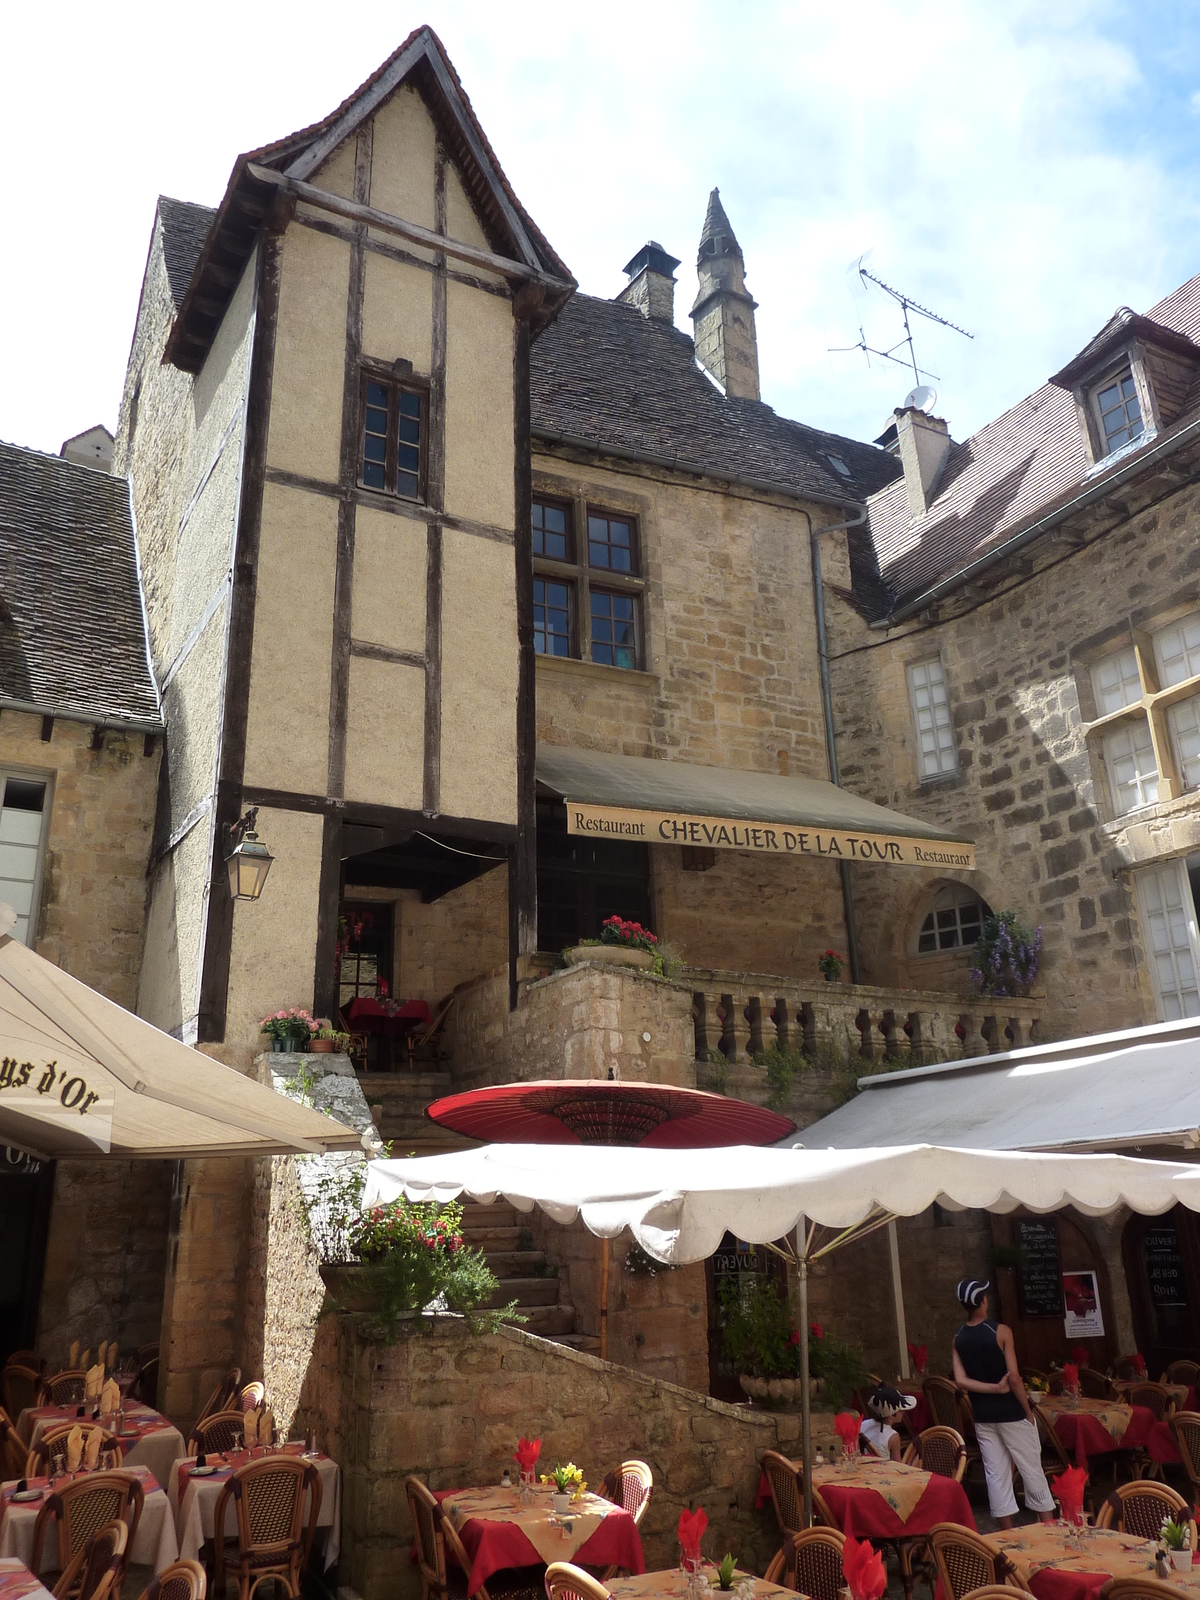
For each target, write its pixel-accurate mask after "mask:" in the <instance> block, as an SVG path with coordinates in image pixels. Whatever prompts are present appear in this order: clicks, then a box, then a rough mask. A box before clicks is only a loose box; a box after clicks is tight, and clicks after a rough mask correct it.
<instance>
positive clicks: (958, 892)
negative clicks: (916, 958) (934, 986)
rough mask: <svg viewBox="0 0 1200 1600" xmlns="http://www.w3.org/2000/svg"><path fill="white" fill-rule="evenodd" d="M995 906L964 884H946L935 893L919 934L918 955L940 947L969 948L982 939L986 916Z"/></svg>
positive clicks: (988, 915)
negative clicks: (981, 934)
mask: <svg viewBox="0 0 1200 1600" xmlns="http://www.w3.org/2000/svg"><path fill="white" fill-rule="evenodd" d="M991 914H992V908H991V907H990V906H989V905H988V903H987V901H986V900H981V899H980V897H979V896H978V895H977V894H976V893H975V891H974V889H970V888H968V887H967V885H966V884H963V883H947V884H945V885H944V886H943V887H942V888H941V889H939V890H938V892H937V893H936V894H935V895H934V897H933V901H932V903H931V905H930V907H929V912H928V914H927V916H926V917H925V920H924V921H923V922H922V924H921V931H920V933H919V934H918V935H917V954H918V955H922V956H927V955H932V954H934V953H935V952H936V951H939V950H964V949H965V950H969V949H970V948H971V946H972V945H973V944H974V943H975V941H976V940H977V939H978V938H979V930H980V927H981V925H982V923H983V919H984V917H990V916H991Z"/></svg>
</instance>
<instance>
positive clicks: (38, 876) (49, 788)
mask: <svg viewBox="0 0 1200 1600" xmlns="http://www.w3.org/2000/svg"><path fill="white" fill-rule="evenodd" d="M10 778H16V779H18V780H20V781H21V782H24V783H44V784H45V785H46V798H45V800H44V801H43V803H42V826H41V832H40V834H39V836H38V845H37V857H36V860H35V862H34V868H33V884H32V888H31V895H30V902H29V920H28V925H27V927H26V930H25V935H24V938H23V941H22V942H23V943H24V944H26V945H27V946H28V947H29V949H31V950H32V949H33V946H34V941H35V939H36V938H37V926H38V921H39V919H40V917H41V910H42V882H43V878H44V875H45V869H46V849H47V844H48V841H49V838H50V818H51V815H52V813H53V810H54V774H53V772H39V771H37V769H36V768H32V767H0V816H2V815H3V809H4V793H5V789H6V787H7V784H8V780H9V779H10ZM14 809H15V808H14ZM27 815H32V813H27ZM0 842H2V841H0ZM2 898H3V891H2V890H0V899H2ZM13 937H14V938H20V937H21V935H20V934H19V933H18V932H17V929H16V928H14V929H13Z"/></svg>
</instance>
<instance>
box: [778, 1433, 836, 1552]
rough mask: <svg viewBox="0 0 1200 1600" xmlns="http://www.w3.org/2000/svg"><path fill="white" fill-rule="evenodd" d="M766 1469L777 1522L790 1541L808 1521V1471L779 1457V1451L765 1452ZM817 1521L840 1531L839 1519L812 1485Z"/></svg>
mask: <svg viewBox="0 0 1200 1600" xmlns="http://www.w3.org/2000/svg"><path fill="white" fill-rule="evenodd" d="M762 1469H763V1472H764V1473H765V1474H766V1477H767V1484H768V1486H769V1487H770V1490H771V1504H772V1505H773V1506H774V1507H775V1520H776V1522H777V1523H778V1524H779V1532H780V1534H781V1535H782V1536H783V1538H784V1539H785V1540H786V1539H787V1537H788V1536H789V1534H793V1533H800V1532H801V1531H802V1530H801V1523H802V1522H803V1521H804V1472H803V1470H802V1468H801V1467H800V1466H799V1465H798V1464H797V1463H796V1462H794V1461H789V1460H788V1458H787V1457H786V1456H782V1455H780V1454H779V1451H778V1450H764V1451H763V1458H762ZM812 1503H813V1522H814V1524H817V1525H819V1526H821V1527H825V1528H836V1527H837V1518H836V1517H835V1516H834V1515H833V1513H832V1511H830V1509H829V1507H828V1506H827V1505H826V1504H825V1502H824V1500H823V1499H822V1498H821V1493H820V1490H819V1489H818V1488H817V1486H816V1484H815V1483H814V1484H813V1486H812Z"/></svg>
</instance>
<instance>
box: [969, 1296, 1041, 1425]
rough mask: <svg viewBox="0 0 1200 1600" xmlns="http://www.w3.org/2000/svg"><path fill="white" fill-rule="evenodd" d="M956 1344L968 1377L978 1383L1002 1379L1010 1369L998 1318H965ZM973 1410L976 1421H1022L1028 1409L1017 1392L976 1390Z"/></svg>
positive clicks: (972, 1399) (972, 1393)
mask: <svg viewBox="0 0 1200 1600" xmlns="http://www.w3.org/2000/svg"><path fill="white" fill-rule="evenodd" d="M954 1348H955V1349H956V1350H957V1351H958V1359H959V1360H960V1361H961V1362H962V1364H963V1370H964V1371H965V1373H966V1374H967V1377H968V1378H974V1379H975V1382H976V1383H999V1382H1000V1379H1001V1378H1002V1377H1003V1376H1004V1374H1005V1373H1006V1372H1007V1371H1008V1361H1007V1359H1006V1357H1005V1354H1004V1351H1003V1350H1001V1348H1000V1344H999V1341H998V1340H997V1338H996V1324H995V1323H994V1322H990V1321H989V1322H976V1323H975V1324H974V1325H972V1324H971V1323H967V1322H964V1323H963V1325H962V1327H961V1328H960V1329H959V1330H958V1332H957V1333H956V1334H955V1335H954ZM967 1393H968V1394H969V1395H970V1396H971V1410H972V1411H973V1412H974V1414H975V1421H976V1422H1021V1421H1023V1420H1024V1417H1025V1413H1024V1411H1023V1410H1022V1409H1021V1402H1020V1401H1019V1400H1018V1399H1017V1397H1016V1395H1015V1394H975V1393H974V1392H973V1391H972V1390H970V1389H968V1391H967Z"/></svg>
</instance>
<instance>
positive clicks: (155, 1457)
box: [17, 1400, 184, 1483]
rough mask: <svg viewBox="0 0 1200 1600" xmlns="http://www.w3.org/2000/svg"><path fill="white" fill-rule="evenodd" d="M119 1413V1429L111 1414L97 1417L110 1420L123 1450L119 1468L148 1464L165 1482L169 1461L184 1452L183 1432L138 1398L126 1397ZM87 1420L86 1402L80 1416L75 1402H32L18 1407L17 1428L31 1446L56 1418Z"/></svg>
mask: <svg viewBox="0 0 1200 1600" xmlns="http://www.w3.org/2000/svg"><path fill="white" fill-rule="evenodd" d="M122 1417H123V1421H122V1422H121V1424H120V1428H121V1431H120V1432H119V1433H118V1432H117V1422H116V1419H115V1418H113V1417H100V1418H99V1419H98V1420H99V1421H100V1422H102V1423H103V1424H104V1426H105V1427H109V1426H110V1424H111V1430H110V1431H111V1432H112V1433H114V1434H115V1435H116V1438H117V1441H118V1443H119V1444H120V1445H121V1448H122V1449H123V1450H124V1452H125V1454H124V1457H123V1459H122V1461H121V1466H122V1468H125V1467H149V1469H150V1471H151V1472H152V1473H153V1474H154V1476H155V1478H156V1479H157V1480H158V1482H159V1483H166V1482H167V1480H168V1479H169V1478H170V1475H171V1467H172V1464H173V1463H174V1462H176V1461H178V1460H179V1457H180V1456H181V1455H182V1454H183V1452H184V1441H183V1435H182V1434H181V1433H180V1431H179V1429H178V1428H177V1427H176V1426H175V1424H174V1423H173V1422H171V1421H170V1420H169V1418H167V1417H164V1416H163V1414H162V1412H161V1411H155V1410H154V1408H153V1406H144V1405H142V1404H141V1403H140V1401H131V1400H127V1401H126V1402H125V1408H124V1410H123V1412H122ZM91 1420H92V1408H91V1407H90V1406H88V1407H86V1408H85V1410H84V1414H83V1416H82V1417H81V1416H80V1415H79V1407H78V1406H33V1407H31V1408H30V1409H28V1410H26V1411H22V1413H21V1415H20V1416H19V1417H18V1418H17V1432H18V1433H19V1434H20V1435H21V1438H22V1439H23V1440H24V1442H25V1444H26V1445H27V1446H28V1447H29V1448H30V1449H32V1448H33V1446H34V1445H35V1444H36V1443H37V1442H38V1440H39V1439H40V1438H41V1437H42V1434H43V1433H45V1431H46V1429H47V1428H53V1427H56V1426H57V1425H58V1424H59V1423H60V1422H90V1421H91Z"/></svg>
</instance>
